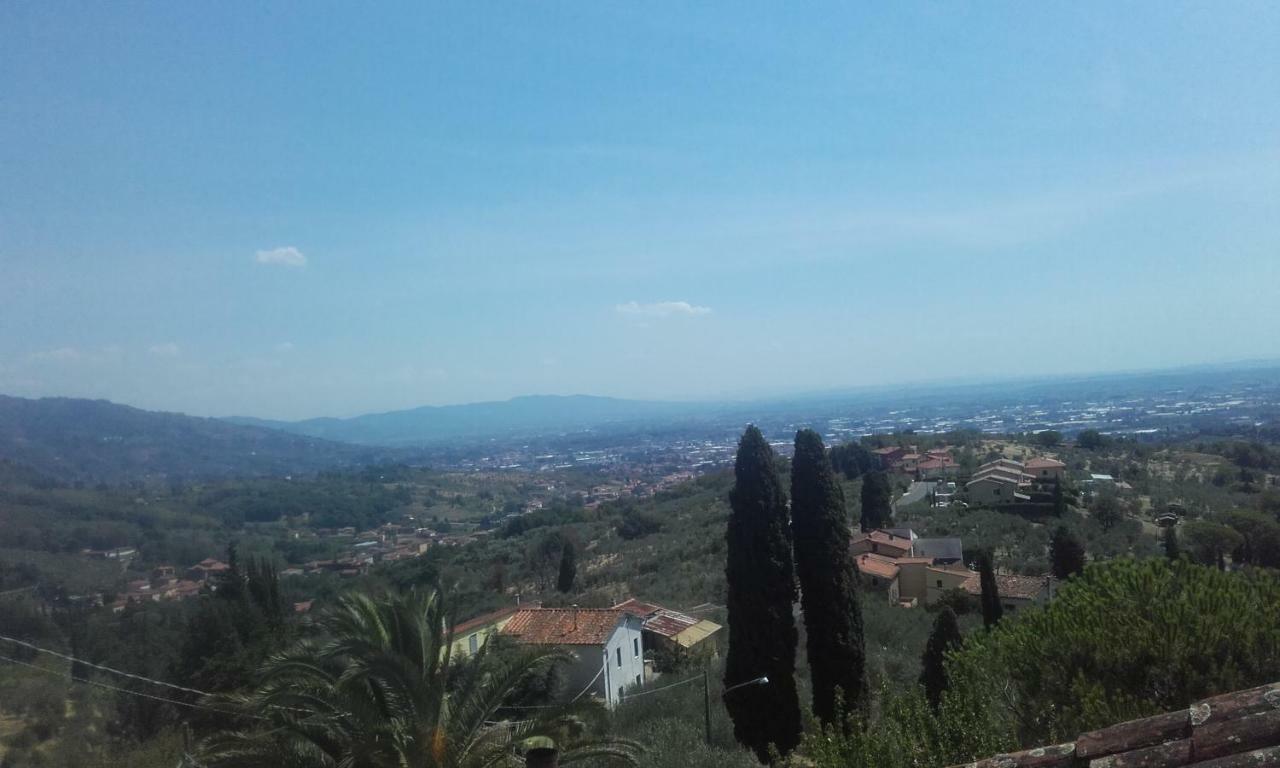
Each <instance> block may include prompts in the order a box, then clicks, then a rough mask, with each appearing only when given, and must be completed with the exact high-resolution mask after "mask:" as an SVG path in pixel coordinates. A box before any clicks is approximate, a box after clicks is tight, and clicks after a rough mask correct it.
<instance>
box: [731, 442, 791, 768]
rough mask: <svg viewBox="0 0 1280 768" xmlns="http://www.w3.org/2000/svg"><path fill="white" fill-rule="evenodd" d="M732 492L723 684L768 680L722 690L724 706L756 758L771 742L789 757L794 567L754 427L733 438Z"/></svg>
mask: <svg viewBox="0 0 1280 768" xmlns="http://www.w3.org/2000/svg"><path fill="white" fill-rule="evenodd" d="M733 474H734V485H733V490H732V491H730V493H729V506H730V508H731V514H730V515H729V528H728V535H727V545H728V558H727V564H726V567H725V576H726V578H727V581H728V588H729V589H728V593H729V594H728V600H727V603H728V609H729V652H728V654H727V657H726V659H725V669H724V685H725V688H726V689H728V688H730V687H732V686H735V685H739V684H742V683H746V682H749V681H752V680H756V679H757V678H760V677H768V678H769V682H768V683H767V684H763V685H746V686H743V687H741V688H737V689H736V690H733V691H726V693H725V696H724V704H725V708H726V709H728V710H729V716H730V717H731V718H733V735H734V736H735V737H737V739H738V741H739V742H740V743H742V744H743V745H745V746H747V747H750V748H751V749H752V750H753V751H754V752H755V753H756V757H758V758H759V759H760V761H761V762H766V761H767V760H768V758H769V745H771V744H772V745H774V746H775V747H777V749H778V751H779V752H780V753H781V754H784V755H785V754H787V753H788V752H790V751H791V750H792V749H793V748H795V746H796V744H798V743H799V742H800V701H799V697H798V696H797V694H796V681H795V668H796V642H797V634H796V625H795V618H794V616H793V615H792V609H791V606H792V603H793V602H794V601H795V598H796V588H795V569H794V566H793V564H792V561H791V528H790V526H789V525H788V524H787V499H786V494H785V493H784V492H783V490H782V484H781V482H780V481H779V479H778V471H777V468H776V467H775V466H774V457H773V450H772V449H771V448H769V444H768V443H766V442H765V439H764V436H763V435H761V434H760V430H759V429H757V428H756V427H755V426H749V427H747V431H746V432H744V433H743V435H742V440H741V441H739V443H738V458H737V461H736V462H735V463H734V468H733Z"/></svg>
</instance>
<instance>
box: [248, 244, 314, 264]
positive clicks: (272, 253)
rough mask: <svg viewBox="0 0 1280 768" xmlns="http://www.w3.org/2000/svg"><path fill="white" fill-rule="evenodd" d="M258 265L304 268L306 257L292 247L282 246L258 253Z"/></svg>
mask: <svg viewBox="0 0 1280 768" xmlns="http://www.w3.org/2000/svg"><path fill="white" fill-rule="evenodd" d="M257 258H258V263H259V264H280V265H281V266H285V267H305V266H306V265H307V257H306V256H304V255H303V254H302V251H300V250H298V249H297V248H294V247H293V246H292V245H283V246H281V247H279V248H272V249H270V250H267V251H258V255H257Z"/></svg>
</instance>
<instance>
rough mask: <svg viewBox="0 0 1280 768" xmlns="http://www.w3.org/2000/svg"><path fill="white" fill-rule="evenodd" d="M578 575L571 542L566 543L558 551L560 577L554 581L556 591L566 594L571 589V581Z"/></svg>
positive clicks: (575, 557)
mask: <svg viewBox="0 0 1280 768" xmlns="http://www.w3.org/2000/svg"><path fill="white" fill-rule="evenodd" d="M577 575H578V559H577V555H576V553H575V552H574V550H573V542H572V541H566V542H565V543H564V549H562V550H560V576H559V578H557V579H556V589H558V590H560V591H561V592H568V591H570V590H571V589H573V580H574V578H575V577H576V576H577Z"/></svg>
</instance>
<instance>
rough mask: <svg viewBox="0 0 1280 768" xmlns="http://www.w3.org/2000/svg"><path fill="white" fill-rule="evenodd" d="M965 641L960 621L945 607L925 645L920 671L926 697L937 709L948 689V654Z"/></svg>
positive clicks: (934, 623)
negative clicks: (944, 692) (961, 632)
mask: <svg viewBox="0 0 1280 768" xmlns="http://www.w3.org/2000/svg"><path fill="white" fill-rule="evenodd" d="M963 643H964V637H963V636H961V634H960V623H959V622H957V621H956V614H955V612H954V611H952V610H951V609H950V608H947V607H943V609H942V610H941V611H940V612H939V613H938V618H936V619H934V621H933V632H931V633H930V634H929V643H928V645H926V646H925V649H924V656H922V657H921V659H920V665H921V667H922V668H923V669H922V671H921V672H920V684H921V685H923V686H924V695H925V698H927V699H928V700H929V704H930V705H931V706H932V707H933V708H934V709H935V710H936V709H937V708H938V707H939V706H940V705H941V704H942V693H943V691H945V690H947V687H948V685H949V681H948V680H947V667H946V661H947V654H948V653H950V652H951V651H955V650H959V648H960V646H961V645H962V644H963Z"/></svg>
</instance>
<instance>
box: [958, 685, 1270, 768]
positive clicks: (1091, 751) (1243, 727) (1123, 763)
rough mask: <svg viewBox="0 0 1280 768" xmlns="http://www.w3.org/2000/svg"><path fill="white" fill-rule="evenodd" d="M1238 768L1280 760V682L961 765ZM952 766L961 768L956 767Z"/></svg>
mask: <svg viewBox="0 0 1280 768" xmlns="http://www.w3.org/2000/svg"><path fill="white" fill-rule="evenodd" d="M1086 764H1087V765H1089V766H1091V768H1137V767H1138V766H1143V767H1144V768H1175V767H1176V766H1203V768H1210V767H1212V768H1237V766H1254V767H1256V768H1261V767H1262V766H1276V765H1280V683H1273V684H1271V685H1264V686H1261V687H1259V688H1251V689H1249V690H1245V691H1236V692H1234V693H1228V694H1223V695H1221V696H1215V697H1213V698H1211V699H1205V700H1204V701H1200V702H1197V703H1195V704H1192V705H1191V706H1190V707H1189V708H1186V709H1179V710H1175V711H1173V712H1167V713H1165V714H1163V715H1155V716H1154V717H1145V718H1142V719H1141V720H1131V721H1129V722H1127V723H1119V724H1117V725H1113V726H1110V727H1108V728H1103V729H1101V730H1097V731H1090V732H1089V733H1084V734H1081V735H1080V737H1079V738H1078V739H1076V741H1075V742H1074V743H1070V744H1060V745H1058V746H1054V747H1039V748H1036V749H1028V750H1024V751H1022V752H1015V753H1012V754H1006V755H996V756H995V757H990V758H987V759H985V760H978V761H976V762H972V763H968V764H967V766H965V768H975V767H976V768H996V767H997V766H998V767H999V768H1032V767H1033V766H1034V767H1035V768H1048V767H1049V766H1054V767H1055V768H1056V767H1057V766H1062V767H1063V768H1065V767H1066V766H1084V765H1086ZM955 768H960V766H956V767H955Z"/></svg>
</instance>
